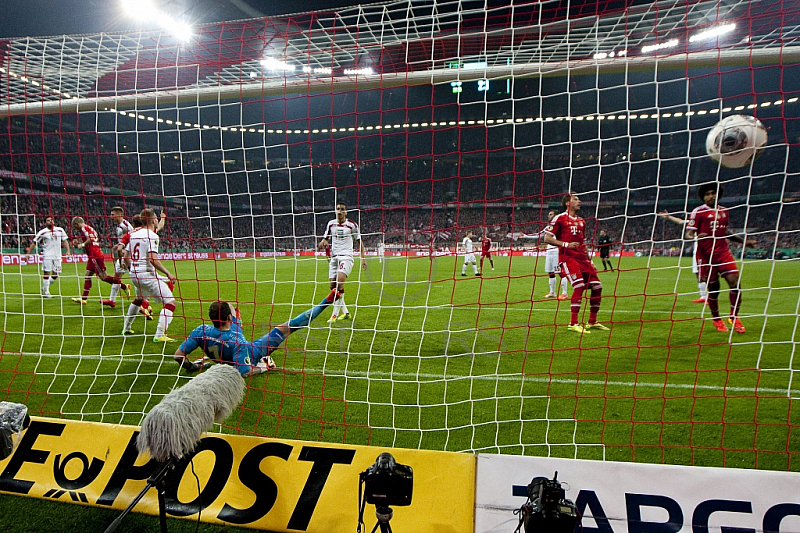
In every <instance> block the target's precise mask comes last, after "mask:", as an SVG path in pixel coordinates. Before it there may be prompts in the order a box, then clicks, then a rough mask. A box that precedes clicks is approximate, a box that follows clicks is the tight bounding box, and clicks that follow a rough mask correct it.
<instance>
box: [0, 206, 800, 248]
mask: <svg viewBox="0 0 800 533" xmlns="http://www.w3.org/2000/svg"><path fill="white" fill-rule="evenodd" d="M116 200H119V198H114V197H110V198H107V197H104V196H103V195H95V194H92V195H87V194H84V195H80V194H71V195H64V194H54V193H51V194H28V195H21V194H0V206H1V207H2V234H1V235H0V239H2V242H1V243H0V245H1V246H0V247H2V248H3V249H5V250H6V251H8V250H16V249H19V250H24V249H26V248H27V247H28V246H29V245H30V243H31V239H32V237H33V235H34V234H35V233H36V232H37V231H38V229H40V228H41V227H43V225H44V218H45V217H46V216H49V215H51V214H52V215H54V216H55V217H56V223H57V224H59V225H61V226H62V227H64V228H65V229H67V231H68V232H69V231H70V229H69V221H70V219H71V218H72V217H73V216H78V215H79V216H83V217H84V218H86V220H87V223H88V224H90V225H91V226H93V227H94V228H95V229H97V230H98V233H99V234H100V235H101V236H103V237H104V241H103V243H102V244H103V246H104V247H105V248H109V247H110V246H111V244H113V241H112V237H111V236H112V235H113V234H114V228H113V223H112V222H111V220H110V218H109V216H108V213H109V210H110V208H111V207H113V206H114V205H122V206H123V207H124V208H125V210H126V212H127V213H128V214H129V216H130V215H131V214H133V213H137V212H138V211H139V210H141V209H142V208H143V207H145V206H149V207H154V208H155V209H156V211H157V212H159V211H160V210H163V209H165V207H164V206H165V205H166V204H165V202H164V199H163V198H152V197H151V198H141V197H140V198H126V199H124V200H123V201H120V202H117V201H116ZM512 206H513V204H512V203H509V205H508V206H498V205H497V204H496V203H493V204H492V205H491V206H489V204H487V203H486V202H483V203H475V202H470V203H463V204H447V205H436V206H430V205H429V206H425V207H412V206H407V205H387V206H386V207H375V206H370V207H366V208H362V209H359V208H358V206H357V205H355V206H354V205H352V204H351V205H350V206H349V209H350V211H349V216H350V217H351V218H352V219H354V220H355V221H356V222H358V223H359V225H360V228H361V232H362V235H363V239H364V244H365V246H366V247H367V248H368V249H373V250H374V249H375V248H377V246H378V244H379V243H381V242H382V243H384V244H385V245H386V246H387V247H390V248H391V247H409V246H410V247H424V248H432V249H435V250H440V249H450V250H454V249H456V248H457V245H458V243H459V242H460V241H461V240H462V239H463V237H464V235H465V232H466V230H467V229H472V230H473V233H474V234H475V236H476V237H475V238H479V237H480V235H482V234H486V235H488V236H489V238H491V239H492V241H494V242H496V243H497V245H498V246H500V247H504V248H506V247H513V248H523V247H528V248H530V247H535V246H537V245H539V244H541V243H540V242H539V241H538V240H537V239H535V238H533V236H534V235H535V234H537V233H538V232H540V231H541V230H542V229H543V227H544V225H545V222H544V221H545V220H546V218H547V211H548V210H549V209H550V206H553V207H552V208H555V209H557V207H556V206H557V203H542V204H537V205H524V206H517V207H516V208H513V207H512ZM166 212H167V224H166V227H165V228H164V230H163V231H162V232H161V237H162V241H161V242H162V244H161V251H175V252H189V251H199V250H212V249H213V250H235V251H245V252H246V251H294V250H313V249H315V247H316V245H317V243H318V242H319V240H320V238H321V236H322V232H323V231H324V227H325V224H326V223H327V221H328V220H330V219H331V218H333V216H334V215H333V211H332V206H326V209H323V210H318V212H316V213H314V212H305V211H296V212H291V211H286V212H276V213H239V212H233V211H231V210H225V209H222V210H219V211H215V210H214V209H209V208H208V207H206V208H204V209H202V210H201V209H196V210H195V209H190V210H189V212H188V213H187V212H186V210H185V209H183V208H181V207H174V206H171V207H166ZM730 212H731V226H730V227H731V230H732V231H737V232H738V231H741V230H742V229H743V228H744V227H745V224H746V227H747V231H748V235H749V236H750V237H751V238H753V239H755V240H756V245H755V246H754V247H753V248H754V249H755V250H758V252H757V253H758V256H770V255H772V254H773V253H774V249H775V248H777V249H798V248H800V202H797V203H788V202H773V203H769V204H765V205H761V206H751V207H750V209H747V208H746V206H741V205H739V206H736V205H732V207H731V211H730ZM672 213H673V214H675V215H676V216H679V217H681V218H686V217H688V213H686V212H685V211H672ZM582 214H583V216H584V218H586V220H587V235H589V236H590V238H589V239H588V240H589V241H593V240H594V238H595V237H594V236H595V235H596V233H598V232H599V230H601V229H604V230H606V232H607V233H608V234H609V235H610V236H611V238H612V239H613V240H614V241H615V243H616V244H615V246H614V250H615V251H622V250H624V251H632V252H640V253H642V254H647V255H650V254H653V255H678V254H681V253H687V251H688V250H690V248H691V242H690V241H688V240H686V239H685V237H684V232H683V228H682V227H681V226H679V225H677V224H674V223H671V222H667V221H664V220H662V219H660V218H658V217H657V216H656V210H655V209H654V206H653V205H649V206H647V205H636V206H631V205H628V206H625V205H619V204H617V205H601V207H600V208H598V207H597V206H596V205H595V204H594V203H593V202H591V201H587V203H586V204H585V205H584V208H583V210H582ZM598 215H599V216H598ZM745 217H747V219H746V220H745ZM732 247H733V248H734V249H735V248H736V247H737V245H734V244H733V243H732Z"/></svg>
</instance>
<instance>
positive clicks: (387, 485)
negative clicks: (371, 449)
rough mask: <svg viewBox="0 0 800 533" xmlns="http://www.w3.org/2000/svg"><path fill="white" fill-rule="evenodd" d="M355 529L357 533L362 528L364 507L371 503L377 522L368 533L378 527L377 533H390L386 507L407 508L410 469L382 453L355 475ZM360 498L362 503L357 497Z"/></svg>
mask: <svg viewBox="0 0 800 533" xmlns="http://www.w3.org/2000/svg"><path fill="white" fill-rule="evenodd" d="M358 479H359V484H358V528H357V530H356V531H357V532H358V533H361V528H362V526H363V525H364V507H365V505H366V504H368V503H371V504H372V505H374V506H375V516H376V517H377V518H378V522H377V523H376V524H375V527H374V528H372V533H375V531H376V530H377V529H378V528H379V527H380V530H381V533H391V531H392V528H391V526H390V525H389V520H391V519H392V515H393V514H394V513H393V512H392V509H391V508H390V507H389V506H390V505H397V506H405V505H411V496H412V495H413V492H414V471H413V470H412V469H411V467H410V466H406V465H402V464H400V463H398V462H397V461H395V460H394V457H392V454H390V453H388V452H384V453H382V454H380V455H379V456H378V458H377V459H376V460H375V464H373V465H372V466H370V467H369V468H367V469H366V470H365V471H363V472H361V473H360V474H359V475H358ZM362 489H363V494H364V498H363V500H362V498H361V494H362Z"/></svg>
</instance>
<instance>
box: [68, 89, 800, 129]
mask: <svg viewBox="0 0 800 533" xmlns="http://www.w3.org/2000/svg"><path fill="white" fill-rule="evenodd" d="M457 83H459V82H451V85H454V89H455V88H456V86H455V84H457ZM61 94H62V95H67V94H68V93H61ZM73 98H75V97H73ZM799 101H800V97H796V96H794V97H792V98H788V99H786V100H783V99H778V100H775V101H764V102H759V103H752V104H749V105H747V106H745V105H738V106H735V107H731V106H728V107H722V108H719V107H716V108H710V109H694V110H686V111H671V112H670V111H662V112H659V113H641V114H637V113H630V114H627V115H624V114H619V115H602V114H593V115H578V116H574V117H573V116H556V117H516V118H498V119H491V118H487V119H484V120H459V121H455V120H451V121H441V122H435V121H432V122H408V123H403V124H375V125H366V126H359V127H357V128H354V127H349V128H345V127H343V128H330V129H327V128H325V129H310V130H308V129H303V130H299V129H296V130H292V129H287V130H281V129H264V128H259V129H256V128H254V127H239V126H209V125H203V124H198V123H192V122H181V121H179V120H178V121H174V122H173V121H172V120H170V119H162V118H153V117H152V116H147V115H143V114H140V113H135V112H132V111H131V112H128V111H124V110H118V109H114V108H103V110H104V111H110V112H112V113H118V114H120V115H122V116H127V117H130V118H132V119H138V120H143V121H149V122H159V123H163V124H168V125H175V126H177V127H185V128H194V129H218V130H221V131H230V132H241V133H245V132H247V133H267V134H278V135H282V134H320V133H322V134H326V133H345V132H356V131H375V130H378V131H380V130H392V129H415V128H417V129H418V128H434V127H446V126H455V125H460V126H464V125H476V124H478V125H484V124H497V125H503V124H522V123H533V122H556V121H565V120H566V121H573V120H576V121H606V120H615V121H624V120H628V121H631V120H646V119H651V120H659V119H668V118H682V117H686V118H690V117H693V116H704V115H710V116H714V115H717V114H719V113H720V112H722V113H728V112H730V111H737V112H738V111H742V110H744V109H756V108H765V107H772V106H785V105H788V104H795V103H797V102H799Z"/></svg>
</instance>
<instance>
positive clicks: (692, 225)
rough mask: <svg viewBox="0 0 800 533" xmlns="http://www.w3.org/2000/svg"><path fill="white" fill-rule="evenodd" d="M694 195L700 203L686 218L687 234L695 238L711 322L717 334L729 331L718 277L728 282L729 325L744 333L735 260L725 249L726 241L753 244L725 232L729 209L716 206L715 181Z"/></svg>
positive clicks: (718, 190) (719, 189)
mask: <svg viewBox="0 0 800 533" xmlns="http://www.w3.org/2000/svg"><path fill="white" fill-rule="evenodd" d="M697 196H699V197H700V200H702V201H703V204H702V205H700V206H698V207H696V208H695V209H694V211H692V214H691V215H689V222H688V223H687V224H686V231H687V233H689V235H690V236H692V235H696V236H697V252H696V257H697V266H698V269H699V270H700V273H699V274H700V279H701V280H702V281H705V282H706V286H707V288H708V300H707V301H708V308H709V309H710V310H711V316H712V322H713V324H714V327H715V328H717V331H722V332H725V331H728V328H727V326H726V325H725V323H724V322H723V321H722V318H721V317H720V315H719V300H718V298H719V289H720V286H719V276H720V275H722V277H723V278H725V281H726V282H727V283H728V297H729V298H730V302H731V314H730V317H729V318H728V320H727V321H728V324H730V325H731V326H733V330H734V331H735V332H736V333H744V332H745V328H744V325H743V324H742V322H741V321H740V320H739V318H738V316H739V306H740V305H741V304H742V295H741V289H740V287H739V269H738V267H737V266H736V258H734V257H733V254H732V253H731V251H730V249H729V248H728V239H730V240H732V241H736V242H739V243H742V244H744V245H745V246H752V245H753V244H754V241H753V240H751V239H745V238H743V237H741V236H739V235H733V234H731V233H729V232H728V210H727V209H725V208H724V207H722V206H721V205H717V198H719V197H720V196H722V185H721V184H719V183H717V182H711V183H704V184H703V185H700V186H699V187H698V188H697Z"/></svg>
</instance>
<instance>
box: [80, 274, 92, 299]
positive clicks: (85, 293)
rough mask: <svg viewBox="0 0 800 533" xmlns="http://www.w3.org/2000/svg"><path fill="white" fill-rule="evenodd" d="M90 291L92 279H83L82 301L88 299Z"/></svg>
mask: <svg viewBox="0 0 800 533" xmlns="http://www.w3.org/2000/svg"><path fill="white" fill-rule="evenodd" d="M90 290H92V278H84V279H83V294H82V295H81V298H82V299H84V300H85V299H86V298H88V297H89V291H90Z"/></svg>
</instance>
